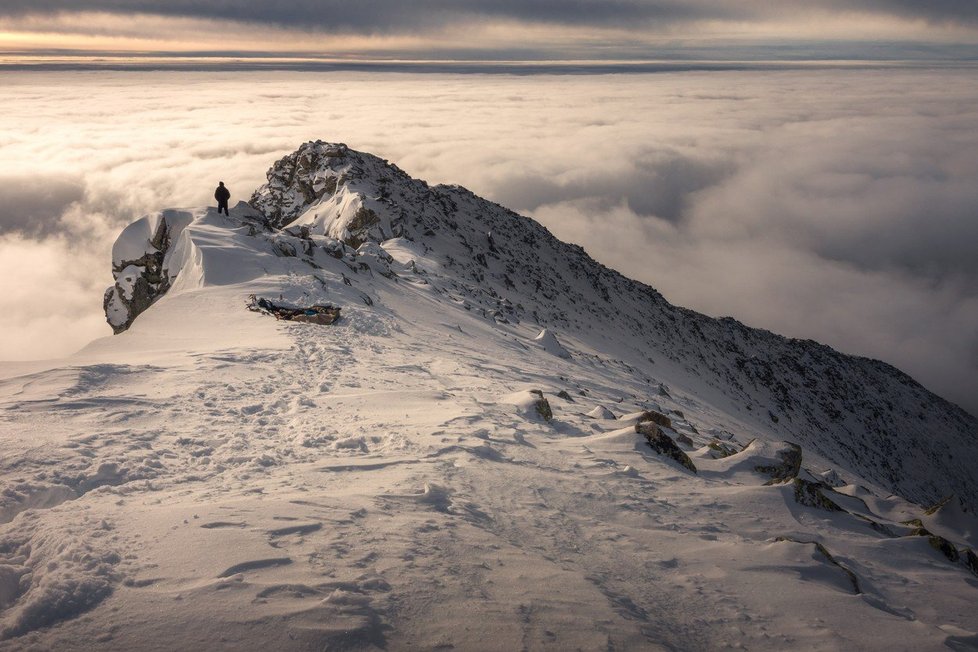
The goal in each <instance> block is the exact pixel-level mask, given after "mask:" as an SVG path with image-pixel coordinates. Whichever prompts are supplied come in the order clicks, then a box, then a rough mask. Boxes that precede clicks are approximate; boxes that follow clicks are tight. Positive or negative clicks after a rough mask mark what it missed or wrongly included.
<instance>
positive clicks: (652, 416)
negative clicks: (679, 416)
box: [638, 410, 672, 428]
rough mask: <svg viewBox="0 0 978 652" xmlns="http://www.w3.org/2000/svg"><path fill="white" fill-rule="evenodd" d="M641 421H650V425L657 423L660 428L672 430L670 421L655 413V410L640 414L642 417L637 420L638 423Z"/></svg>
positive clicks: (659, 413)
mask: <svg viewBox="0 0 978 652" xmlns="http://www.w3.org/2000/svg"><path fill="white" fill-rule="evenodd" d="M643 421H651V422H652V423H657V424H659V425H660V426H665V427H666V428H672V419H670V418H669V417H667V416H666V415H664V414H662V413H661V412H656V411H655V410H646V411H645V412H642V416H640V417H639V418H638V422H639V423H642V422H643Z"/></svg>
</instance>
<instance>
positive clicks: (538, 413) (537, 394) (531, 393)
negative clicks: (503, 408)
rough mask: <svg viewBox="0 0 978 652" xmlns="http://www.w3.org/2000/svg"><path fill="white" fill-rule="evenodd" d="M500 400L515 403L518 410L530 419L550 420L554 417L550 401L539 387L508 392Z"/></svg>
mask: <svg viewBox="0 0 978 652" xmlns="http://www.w3.org/2000/svg"><path fill="white" fill-rule="evenodd" d="M500 402H502V403H509V404H510V405H515V406H516V409H517V411H518V412H519V413H520V414H522V415H523V416H524V417H527V418H529V419H533V420H538V419H543V420H544V421H550V420H552V419H553V418H554V413H553V410H552V409H551V408H550V402H549V401H548V400H547V399H546V398H545V397H544V396H543V392H542V391H540V390H539V389H528V390H526V391H523V392H514V393H512V394H507V395H506V396H503V397H502V398H501V399H500Z"/></svg>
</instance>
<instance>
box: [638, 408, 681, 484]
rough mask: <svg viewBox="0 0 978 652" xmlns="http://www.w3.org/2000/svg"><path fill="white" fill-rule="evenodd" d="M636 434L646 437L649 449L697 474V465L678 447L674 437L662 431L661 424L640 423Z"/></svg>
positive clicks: (652, 422)
mask: <svg viewBox="0 0 978 652" xmlns="http://www.w3.org/2000/svg"><path fill="white" fill-rule="evenodd" d="M635 432H637V433H638V434H640V435H642V436H643V437H645V441H647V442H648V444H649V447H650V448H651V449H652V450H654V451H655V452H656V453H658V454H659V455H665V456H666V457H668V458H670V459H672V460H674V461H676V462H678V463H679V464H680V465H682V466H684V467H686V468H687V469H689V470H690V471H692V472H693V473H696V465H694V464H693V460H691V459H689V455H687V454H686V453H685V452H684V451H683V450H682V449H681V448H679V446H677V445H676V442H674V441H673V440H672V437H670V436H669V435H667V434H666V433H664V432H663V431H662V428H660V427H659V424H657V423H655V422H654V421H639V422H638V423H636V424H635Z"/></svg>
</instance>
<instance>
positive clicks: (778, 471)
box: [754, 441, 802, 484]
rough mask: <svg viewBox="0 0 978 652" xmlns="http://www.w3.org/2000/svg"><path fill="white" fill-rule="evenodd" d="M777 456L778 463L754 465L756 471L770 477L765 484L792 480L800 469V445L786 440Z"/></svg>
mask: <svg viewBox="0 0 978 652" xmlns="http://www.w3.org/2000/svg"><path fill="white" fill-rule="evenodd" d="M777 456H778V457H779V458H780V460H781V463H780V464H768V465H758V466H755V467H754V470H755V471H757V472H758V473H763V474H764V475H767V476H770V477H771V479H770V480H768V481H767V482H766V483H765V484H777V483H779V482H788V481H789V480H794V479H795V478H797V477H798V473H799V471H801V458H802V456H801V446H799V445H798V444H792V443H791V442H788V441H786V442H784V448H782V449H780V450H778V451H777Z"/></svg>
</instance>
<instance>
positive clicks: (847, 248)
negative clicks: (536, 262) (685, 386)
mask: <svg viewBox="0 0 978 652" xmlns="http://www.w3.org/2000/svg"><path fill="white" fill-rule="evenodd" d="M971 78H972V75H971V73H970V72H968V71H959V72H954V71H948V72H941V73H935V72H933V71H926V72H924V71H920V72H915V71H896V70H894V71H848V72H844V71H812V72H797V71H795V72H767V73H761V72H752V73H746V72H721V73H705V72H704V73H682V74H680V73H676V74H657V75H605V76H530V77H510V76H501V75H492V76H482V75H407V74H364V73H349V72H348V73H330V74H313V73H308V74H303V73H275V74H271V73H224V74H211V73H207V74H205V73H127V74H121V73H99V74H90V75H85V76H72V75H70V74H66V73H44V74H40V73H33V74H15V73H0V84H3V86H4V89H5V100H6V102H5V111H4V113H3V115H2V117H0V148H2V151H3V152H4V153H3V156H2V158H0V206H4V208H3V210H0V327H2V331H3V332H4V334H5V338H4V340H3V341H2V342H0V359H11V358H15V357H16V358H33V357H40V356H43V355H46V354H52V353H57V354H63V353H68V352H70V350H72V349H74V348H77V347H79V346H81V345H83V344H84V343H85V342H87V341H88V340H89V339H91V338H92V337H95V336H98V335H102V334H107V333H108V328H107V327H106V326H104V324H103V322H102V316H101V292H102V290H103V289H104V287H106V286H107V285H108V284H109V282H110V280H111V277H110V275H109V249H110V247H111V243H112V241H113V240H114V237H115V234H116V233H117V232H118V230H119V229H120V228H121V227H122V226H123V225H124V224H126V223H128V221H130V220H131V219H133V218H134V217H136V216H138V215H139V214H142V213H145V212H148V211H151V210H156V209H158V208H161V207H166V206H190V205H202V204H207V203H209V201H210V194H211V192H212V191H213V185H214V182H215V181H216V180H217V179H219V178H220V179H224V180H225V181H226V182H227V183H228V185H229V187H230V188H231V190H232V192H233V193H234V197H233V201H236V200H237V199H242V198H247V196H248V195H250V193H251V191H252V190H253V189H254V188H255V187H256V186H257V185H259V184H260V183H261V182H262V181H263V180H264V172H265V170H266V169H267V168H268V167H269V165H270V164H271V163H272V162H273V161H274V160H275V159H276V158H277V157H279V156H281V155H282V154H285V153H287V152H289V151H291V150H293V149H294V148H295V147H296V146H297V145H298V144H299V143H301V142H303V141H305V140H309V139H315V138H323V139H326V140H338V141H345V142H347V143H348V144H349V145H351V146H353V147H355V148H358V149H363V150H367V151H372V152H374V153H376V154H378V155H381V156H383V157H385V158H388V159H390V160H392V161H395V162H397V164H398V165H399V166H400V167H402V168H404V169H405V170H407V171H408V172H409V173H411V174H413V175H414V176H417V177H421V178H425V179H427V180H429V181H431V182H435V183H438V182H445V183H461V184H463V185H465V186H467V187H469V188H471V189H472V190H473V191H475V192H477V193H479V194H482V195H484V196H487V197H489V198H491V199H494V200H496V201H499V202H500V203H502V204H504V205H507V206H509V207H511V208H513V209H514V210H517V211H520V212H523V213H525V214H529V215H532V216H534V217H536V218H537V219H539V220H541V221H542V222H543V223H544V224H546V225H547V226H548V227H549V228H550V229H551V230H553V231H554V232H555V234H557V235H558V236H559V237H562V238H563V239H566V240H572V241H575V242H577V243H579V244H581V245H583V246H584V247H585V248H586V249H587V250H588V251H589V252H590V253H591V254H592V255H593V256H595V257H596V258H598V259H599V260H601V261H602V262H604V263H606V264H608V265H610V266H612V267H615V268H617V269H619V270H620V271H622V272H624V273H626V274H627V275H629V276H632V277H634V278H638V279H640V280H642V281H645V282H648V283H649V284H651V285H653V286H654V287H656V288H657V289H659V290H660V291H662V292H663V293H664V294H665V295H666V297H667V298H669V299H670V300H671V301H673V302H674V303H678V304H680V305H686V306H689V307H692V308H694V309H697V310H701V311H703V312H706V313H708V314H712V315H726V314H729V315H732V316H734V317H737V318H739V319H741V320H743V321H745V322H747V323H748V324H751V325H754V326H761V327H765V328H768V329H771V330H774V331H776V332H780V333H783V334H786V335H789V336H794V337H804V338H812V339H817V340H820V341H823V342H826V343H828V344H830V345H832V346H835V347H836V348H839V349H841V350H843V351H846V352H849V353H857V354H863V355H869V356H872V357H877V358H880V359H883V360H886V361H888V362H891V363H894V364H896V365H897V366H899V367H901V368H903V369H904V370H905V371H908V372H909V373H911V374H912V375H914V376H915V377H916V378H917V379H918V380H920V381H921V382H923V383H924V384H925V385H927V386H928V387H930V388H931V389H933V390H935V391H938V392H939V393H941V394H943V395H944V396H947V397H948V398H951V399H952V400H955V401H957V402H959V403H961V404H962V405H964V406H965V407H967V408H968V409H970V410H971V411H972V412H978V399H976V397H978V326H976V325H978V264H976V263H975V257H974V256H973V250H974V245H975V243H976V242H978V219H976V209H975V207H976V206H978V111H976V110H975V109H974V107H975V106H978V90H976V89H975V87H974V85H973V84H972V83H970V81H971Z"/></svg>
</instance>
